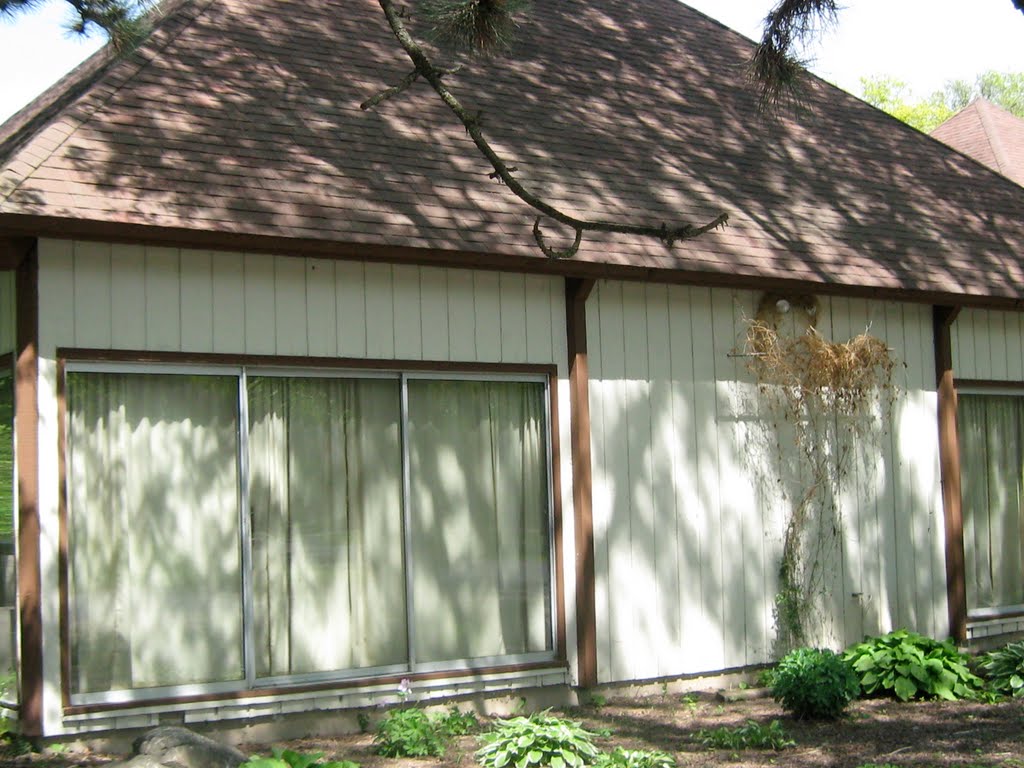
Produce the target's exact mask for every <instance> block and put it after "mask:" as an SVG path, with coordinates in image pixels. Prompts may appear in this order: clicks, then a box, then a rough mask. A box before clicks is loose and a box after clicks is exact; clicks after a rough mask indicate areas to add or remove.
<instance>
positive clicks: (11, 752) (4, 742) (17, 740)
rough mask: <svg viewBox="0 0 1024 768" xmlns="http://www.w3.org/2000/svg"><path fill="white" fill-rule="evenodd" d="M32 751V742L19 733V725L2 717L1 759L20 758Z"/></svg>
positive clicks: (0, 731)
mask: <svg viewBox="0 0 1024 768" xmlns="http://www.w3.org/2000/svg"><path fill="white" fill-rule="evenodd" d="M32 751H33V747H32V742H31V741H29V740H28V739H27V738H25V737H24V736H22V735H21V733H19V732H18V724H17V723H16V722H15V721H14V720H11V719H10V718H8V717H0V758H10V757H20V756H21V755H27V754H29V753H30V752H32Z"/></svg>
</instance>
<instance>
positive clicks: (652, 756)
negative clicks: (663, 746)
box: [594, 747, 676, 768]
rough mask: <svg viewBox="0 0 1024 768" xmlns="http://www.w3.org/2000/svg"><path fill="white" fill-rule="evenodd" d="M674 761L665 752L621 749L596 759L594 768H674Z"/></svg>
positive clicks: (617, 748) (618, 748)
mask: <svg viewBox="0 0 1024 768" xmlns="http://www.w3.org/2000/svg"><path fill="white" fill-rule="evenodd" d="M675 764H676V759H675V758H674V757H672V755H670V754H668V753H667V752H659V751H657V750H648V749H623V748H622V747H616V748H615V751H614V752H610V753H605V754H603V755H601V756H600V757H598V758H597V762H596V763H595V764H594V765H595V766H596V768H675Z"/></svg>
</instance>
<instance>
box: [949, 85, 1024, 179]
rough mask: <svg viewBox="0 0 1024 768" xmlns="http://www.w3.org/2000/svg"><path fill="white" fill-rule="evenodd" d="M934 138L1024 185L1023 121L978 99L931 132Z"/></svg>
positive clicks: (994, 105)
mask: <svg viewBox="0 0 1024 768" xmlns="http://www.w3.org/2000/svg"><path fill="white" fill-rule="evenodd" d="M932 136H934V137H935V138H936V139H938V140H939V141H941V142H943V143H944V144H948V145H949V146H951V147H953V149H957V150H959V151H961V152H963V153H964V154H965V155H967V156H969V157H973V158H974V159H975V160H977V161H978V162H979V163H982V164H984V165H987V166H988V167H989V168H991V169H992V170H993V171H995V172H996V173H1001V174H1003V176H1006V177H1007V178H1010V179H1013V180H1014V181H1015V182H1017V183H1018V184H1020V185H1022V186H1024V120H1021V119H1020V118H1019V117H1017V116H1016V115H1014V114H1013V113H1012V112H1009V111H1007V110H1005V109H1003V108H1002V107H1000V106H997V105H996V104H993V103H992V102H991V101H989V100H987V99H984V98H978V99H975V100H974V101H972V102H971V103H970V104H969V105H967V106H966V107H965V108H964V109H962V110H961V111H959V112H957V113H956V114H955V115H953V117H951V118H949V119H948V120H946V121H945V122H944V123H943V124H942V125H940V126H939V127H937V128H936V129H935V130H934V131H932Z"/></svg>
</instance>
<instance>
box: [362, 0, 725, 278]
mask: <svg viewBox="0 0 1024 768" xmlns="http://www.w3.org/2000/svg"><path fill="white" fill-rule="evenodd" d="M378 2H379V3H380V7H381V10H383V11H384V16H385V18H386V19H387V21H388V24H389V25H390V26H391V31H392V32H393V33H394V35H395V38H396V39H397V40H398V42H399V44H400V45H401V46H402V48H403V49H404V50H405V52H406V54H407V55H408V56H409V58H410V59H411V60H412V63H413V66H414V67H415V72H416V73H418V74H419V76H420V77H422V78H423V79H424V80H426V81H427V82H428V83H429V84H430V86H431V88H433V89H434V92H435V93H436V94H437V95H438V96H439V97H440V99H441V101H443V102H444V103H445V105H446V106H447V107H448V109H450V110H451V111H452V113H453V114H454V115H455V116H456V117H457V118H458V119H459V121H460V122H461V123H462V125H463V127H464V128H465V129H466V133H468V134H469V136H470V138H472V139H473V143H474V144H475V145H476V147H477V149H478V150H480V153H481V154H482V155H483V156H484V157H485V158H487V161H488V162H489V163H490V164H491V167H492V168H494V173H493V174H491V175H492V177H496V178H498V179H499V180H501V181H502V182H503V183H504V184H505V185H506V186H507V187H508V188H509V189H510V190H511V191H512V192H513V193H514V194H515V195H516V197H518V198H519V199H520V200H522V201H523V202H524V203H526V204H527V205H529V206H530V207H531V208H533V209H534V210H536V211H538V212H539V213H541V214H542V215H543V216H547V217H548V218H550V219H553V220H555V221H557V222H559V223H560V224H564V225H565V226H567V227H570V228H572V230H573V231H574V232H575V233H576V239H575V242H574V243H573V245H571V246H570V247H569V248H567V249H565V250H562V251H560V250H556V249H553V248H551V247H549V246H547V244H546V243H545V242H544V238H543V235H542V234H541V231H540V218H538V219H537V221H536V222H535V223H534V228H533V232H534V239H535V240H536V241H537V245H538V247H540V249H541V251H542V252H543V253H544V254H545V255H547V256H548V257H549V258H568V257H571V256H573V255H575V254H576V253H577V251H578V250H579V247H580V242H581V241H582V238H583V233H584V232H615V233H620V234H630V235H639V236H642V237H651V238H654V239H657V240H660V241H661V242H663V243H665V244H666V245H669V246H671V245H672V244H673V243H675V242H676V241H677V240H687V239H690V238H694V237H697V236H699V235H702V234H705V233H706V232H709V231H711V230H713V229H716V228H717V227H721V226H725V224H726V223H727V222H728V220H729V217H728V214H725V213H722V214H719V215H718V216H717V217H716V218H714V219H713V220H711V221H710V222H708V223H706V224H702V225H694V224H676V225H673V226H669V225H668V224H664V223H663V224H661V225H658V226H650V225H644V224H631V223H622V222H614V221H600V220H588V219H580V218H577V217H575V216H572V215H570V214H568V213H565V212H563V211H561V210H559V209H558V208H556V207H555V206H553V205H551V204H550V203H548V202H546V201H544V200H543V199H541V198H540V197H538V196H537V195H535V194H533V193H532V192H530V191H529V190H527V189H526V188H525V187H524V186H523V185H522V184H520V183H519V181H518V180H517V179H516V178H515V177H514V176H513V175H512V172H511V171H510V169H509V167H508V166H507V165H506V164H505V162H504V161H503V160H502V159H501V157H500V156H499V155H498V153H497V152H495V150H494V149H493V148H492V147H491V145H490V144H489V143H488V142H487V140H486V139H485V138H484V135H483V132H482V131H481V129H480V120H479V116H475V115H471V114H470V113H469V112H468V111H467V110H466V109H465V107H463V106H462V104H461V103H460V102H459V100H458V99H457V98H456V97H455V95H454V94H452V92H451V91H449V90H448V88H447V87H446V86H445V85H444V83H443V82H442V77H443V75H444V73H445V71H444V70H442V69H439V68H437V67H435V66H434V64H433V63H432V62H431V61H430V59H429V58H428V57H427V55H426V53H425V52H424V51H423V48H422V47H421V46H420V45H419V44H418V43H417V42H416V41H415V40H414V39H413V37H412V35H411V34H410V33H409V31H408V29H406V26H405V23H404V22H403V21H402V16H401V14H400V13H399V12H398V11H397V10H396V8H395V5H394V2H393V1H392V0H378ZM409 77H410V76H407V77H406V79H409ZM403 82H404V81H403ZM410 84H411V83H410ZM395 87H398V86H395ZM406 87H408V86H406ZM389 90H391V89H389ZM381 100H383V99H381ZM370 101H372V99H371V100H370Z"/></svg>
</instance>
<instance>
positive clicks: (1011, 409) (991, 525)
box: [957, 393, 1024, 618]
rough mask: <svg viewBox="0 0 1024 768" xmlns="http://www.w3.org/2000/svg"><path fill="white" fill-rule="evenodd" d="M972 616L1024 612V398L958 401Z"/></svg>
mask: <svg viewBox="0 0 1024 768" xmlns="http://www.w3.org/2000/svg"><path fill="white" fill-rule="evenodd" d="M957 409H958V431H959V435H960V461H961V488H962V494H963V518H964V521H963V522H964V556H965V571H966V587H967V609H968V613H969V615H973V616H975V617H979V618H980V617H983V616H985V615H986V614H987V615H994V614H998V613H1000V612H1006V611H1008V610H1015V609H1022V608H1024V579H1022V578H1021V573H1022V572H1024V571H1022V568H1024V557H1022V555H1024V525H1022V524H1024V519H1022V511H1024V510H1022V501H1024V397H1022V396H1020V395H1014V394H980V393H961V394H959V395H958V397H957Z"/></svg>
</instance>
